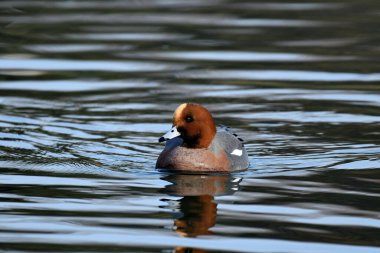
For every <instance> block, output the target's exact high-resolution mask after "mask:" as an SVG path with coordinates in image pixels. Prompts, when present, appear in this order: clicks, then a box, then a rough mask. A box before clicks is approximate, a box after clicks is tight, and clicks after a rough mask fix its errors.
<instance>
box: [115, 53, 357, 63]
mask: <svg viewBox="0 0 380 253" xmlns="http://www.w3.org/2000/svg"><path fill="white" fill-rule="evenodd" d="M121 56H133V57H139V58H150V59H151V58H154V59H175V60H184V61H187V60H200V61H227V62H229V61H243V62H250V61H252V62H255V61H256V62H303V61H305V62H308V61H333V60H334V61H336V60H352V59H353V57H346V56H317V55H309V54H298V53H263V52H244V51H182V52H181V51H178V52H172V51H170V52H155V51H153V52H144V53H124V54H121Z"/></svg>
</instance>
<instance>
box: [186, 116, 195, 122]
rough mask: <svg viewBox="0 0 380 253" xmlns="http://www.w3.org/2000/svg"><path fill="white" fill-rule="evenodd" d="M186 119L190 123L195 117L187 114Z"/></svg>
mask: <svg viewBox="0 0 380 253" xmlns="http://www.w3.org/2000/svg"><path fill="white" fill-rule="evenodd" d="M185 120H186V122H189V123H190V122H193V121H194V119H193V117H191V116H186V118H185Z"/></svg>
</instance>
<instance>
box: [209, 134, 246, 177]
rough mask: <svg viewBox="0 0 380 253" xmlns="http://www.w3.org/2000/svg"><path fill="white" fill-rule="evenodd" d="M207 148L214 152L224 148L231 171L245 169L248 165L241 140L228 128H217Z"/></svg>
mask: <svg viewBox="0 0 380 253" xmlns="http://www.w3.org/2000/svg"><path fill="white" fill-rule="evenodd" d="M209 149H210V150H212V151H213V152H214V153H217V152H220V150H224V152H225V153H226V156H227V157H228V160H229V161H230V166H231V171H239V170H245V169H247V168H248V166H249V161H248V154H247V151H246V149H245V147H244V144H243V143H242V140H241V139H239V138H238V137H237V136H236V135H234V134H233V133H232V132H231V131H229V130H228V128H225V127H222V128H220V129H219V130H218V132H217V133H216V135H215V137H214V139H213V141H212V143H211V144H210V147H209Z"/></svg>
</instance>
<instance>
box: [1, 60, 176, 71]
mask: <svg viewBox="0 0 380 253" xmlns="http://www.w3.org/2000/svg"><path fill="white" fill-rule="evenodd" d="M0 66H1V67H0V70H15V69H23V70H46V71H53V70H54V71H110V72H157V71H163V70H175V69H181V68H183V67H180V66H179V65H178V64H177V65H174V64H164V63H149V62H136V61H104V60H65V59H0Z"/></svg>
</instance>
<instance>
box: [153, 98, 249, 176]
mask: <svg viewBox="0 0 380 253" xmlns="http://www.w3.org/2000/svg"><path fill="white" fill-rule="evenodd" d="M159 141H160V142H162V141H167V143H166V146H165V149H164V150H163V151H162V153H161V154H160V156H159V157H158V159H157V163H156V168H159V169H167V170H170V171H176V172H178V171H195V172H206V171H207V172H210V171H212V172H231V171H239V170H245V169H247V168H248V165H249V162H248V155H247V152H246V150H245V148H244V145H243V144H242V139H240V138H238V137H237V136H236V134H234V133H232V132H231V131H230V130H229V128H227V127H221V128H220V129H219V130H218V131H217V129H216V126H215V123H214V119H213V118H212V115H211V113H210V112H209V111H208V110H207V109H206V108H205V107H203V106H201V105H198V104H193V103H186V104H182V105H180V106H179V107H178V108H177V109H176V110H175V112H174V116H173V128H172V129H171V131H169V132H168V133H167V134H165V135H164V136H163V137H161V138H160V140H159Z"/></svg>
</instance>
